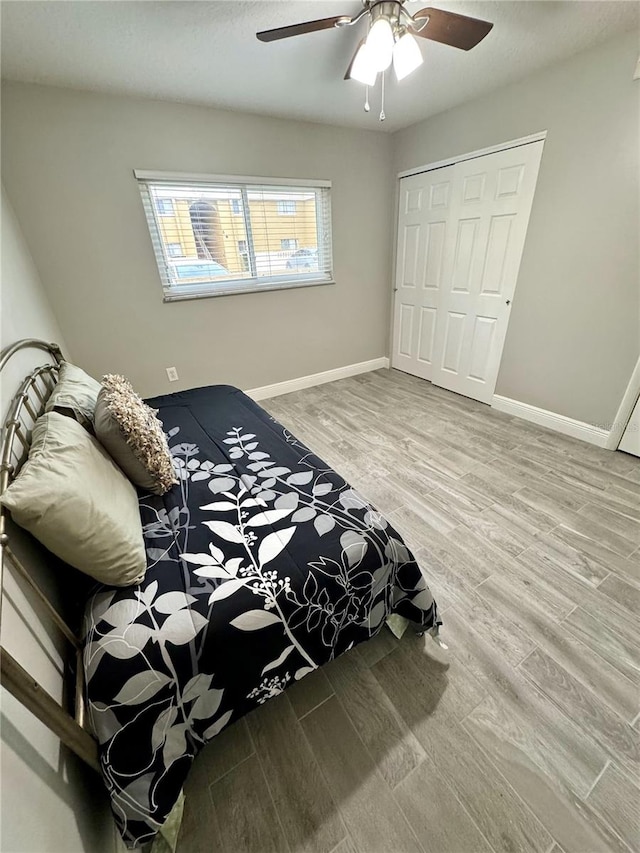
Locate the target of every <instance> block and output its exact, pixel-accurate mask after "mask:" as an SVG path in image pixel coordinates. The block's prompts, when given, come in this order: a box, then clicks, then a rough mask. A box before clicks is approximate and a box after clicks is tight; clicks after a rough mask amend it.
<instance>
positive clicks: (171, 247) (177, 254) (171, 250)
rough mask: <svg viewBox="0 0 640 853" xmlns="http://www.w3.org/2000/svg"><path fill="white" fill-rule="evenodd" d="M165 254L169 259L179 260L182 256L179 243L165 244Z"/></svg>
mask: <svg viewBox="0 0 640 853" xmlns="http://www.w3.org/2000/svg"><path fill="white" fill-rule="evenodd" d="M167 252H168V254H169V257H171V258H181V257H182V256H183V255H184V252H183V251H182V244H181V243H167Z"/></svg>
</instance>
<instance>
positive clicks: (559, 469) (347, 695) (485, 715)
mask: <svg viewBox="0 0 640 853" xmlns="http://www.w3.org/2000/svg"><path fill="white" fill-rule="evenodd" d="M263 405H265V408H266V409H267V410H268V411H269V412H271V413H272V414H273V415H274V416H275V417H277V418H278V419H279V420H280V421H281V422H282V423H283V424H285V425H286V426H287V427H289V428H290V429H291V430H292V432H293V433H294V434H296V435H297V436H298V437H299V438H300V439H301V440H303V441H305V443H306V444H307V445H308V446H309V447H311V448H312V449H313V450H314V451H315V452H316V453H317V454H318V455H319V456H320V457H322V458H323V459H324V460H325V461H326V462H328V463H329V464H330V465H332V466H333V467H334V468H335V469H336V470H337V471H339V472H340V473H341V474H342V475H343V476H344V477H345V478H346V479H347V480H349V481H350V482H351V484H352V485H354V486H355V487H356V488H358V489H359V490H360V491H361V493H362V494H363V495H365V496H366V497H367V498H368V499H369V500H370V501H371V502H372V503H373V504H375V505H376V506H377V507H378V508H379V509H380V510H381V511H382V512H384V513H385V514H386V515H387V517H388V518H389V519H390V520H391V522H392V523H393V525H394V526H395V527H396V529H397V530H398V531H399V532H401V533H402V534H403V536H404V537H405V539H406V541H407V542H408V544H409V545H410V546H411V547H412V548H413V549H414V550H415V553H416V554H417V556H418V559H419V561H420V564H421V567H422V570H423V572H424V575H425V577H426V579H427V581H428V583H429V585H430V586H431V589H432V590H433V593H434V595H435V597H436V599H437V601H438V602H439V605H440V610H441V613H442V618H443V622H444V627H443V637H444V639H445V641H446V642H447V643H448V644H449V646H450V648H451V653H452V664H451V667H450V669H449V670H448V671H446V672H445V671H443V670H442V669H441V668H440V667H438V666H437V665H436V664H434V663H432V662H431V661H429V660H428V659H427V658H425V656H424V654H423V653H422V644H423V642H424V641H420V640H418V639H417V638H415V637H407V636H405V638H404V639H403V640H401V641H400V642H398V641H396V640H395V639H394V638H393V636H392V635H391V634H390V633H389V632H388V631H387V630H386V629H385V630H384V632H383V633H382V634H380V635H379V636H378V637H376V638H375V639H373V640H371V641H370V642H368V643H366V644H364V645H363V646H360V647H358V648H357V649H355V650H353V651H351V652H349V653H348V654H347V655H345V656H343V657H341V658H339V659H338V660H336V661H334V662H333V663H331V664H330V665H328V666H327V667H324V668H323V669H321V670H319V671H318V672H316V673H313V674H312V675H311V676H308V677H307V678H305V679H304V680H303V681H302V682H300V683H298V684H296V685H295V686H294V687H293V688H292V689H290V690H289V691H287V692H286V693H285V694H283V695H281V696H279V697H277V698H276V699H274V700H272V701H270V702H269V703H267V704H266V705H264V706H262V707H261V708H259V709H258V710H256V711H254V712H252V713H251V714H250V715H249V716H247V717H246V718H244V719H243V720H240V721H239V722H238V723H236V724H235V725H233V726H232V727H231V728H230V729H228V730H227V731H225V732H223V733H222V734H221V735H220V736H218V737H217V738H216V739H215V741H214V742H213V743H212V744H211V745H209V746H208V747H207V748H206V749H205V750H204V751H203V752H202V753H201V754H200V756H199V757H198V759H197V760H196V762H195V764H194V767H193V770H192V772H191V775H190V777H189V780H188V783H187V787H186V795H187V799H186V807H185V818H184V822H183V827H182V833H181V837H180V843H179V848H178V849H179V853H205V851H207V853H209V851H217V852H218V853H331V852H332V851H333V853H409V851H410V853H431V851H433V853H491V851H493V853H502V851H505V853H521V851H522V853H526V851H535V853H596V852H597V853H600V851H615V853H629V851H636V850H639V849H640V744H639V741H640V716H639V711H640V631H639V628H640V460H638V459H636V458H634V457H632V456H628V455H626V454H623V453H611V452H608V451H605V450H600V449H598V448H596V447H593V446H591V445H588V444H584V443H582V442H580V441H577V440H574V439H571V438H566V437H564V436H561V435H559V434H557V433H553V432H550V431H548V430H545V429H542V428H539V427H536V426H533V425H531V424H529V423H527V422H525V421H521V420H518V419H516V418H512V417H509V416H507V415H504V414H501V413H499V412H496V411H494V410H492V409H490V408H488V407H487V406H484V405H482V404H480V403H476V402H475V401H472V400H469V399H466V398H464V397H460V396H457V395H456V394H452V393H449V392H448V391H445V390H443V389H440V388H437V387H435V386H432V385H430V384H429V383H427V382H422V381H421V380H418V379H414V378H413V377H410V376H407V375H405V374H402V373H399V372H397V371H387V370H383V371H378V372H375V373H370V374H366V375H364V376H360V377H354V378H351V379H345V380H341V381H339V382H335V383H332V384H329V385H322V386H319V387H317V388H311V389H306V390H303V391H299V392H297V393H295V394H289V395H287V396H283V397H278V398H275V399H273V400H268V401H267V402H266V403H265V404H263Z"/></svg>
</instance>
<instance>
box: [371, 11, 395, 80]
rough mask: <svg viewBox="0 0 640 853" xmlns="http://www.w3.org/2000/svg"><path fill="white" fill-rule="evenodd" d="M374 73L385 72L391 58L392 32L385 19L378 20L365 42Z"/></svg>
mask: <svg viewBox="0 0 640 853" xmlns="http://www.w3.org/2000/svg"><path fill="white" fill-rule="evenodd" d="M366 45H367V47H368V48H369V49H370V51H371V55H372V57H373V60H372V61H373V64H374V67H375V69H376V71H385V70H386V69H387V68H388V67H389V66H390V65H391V59H392V57H393V30H392V29H391V24H390V23H389V21H387V19H386V18H378V20H377V21H375V22H374V24H373V26H372V27H371V29H370V30H369V35H368V36H367V41H366Z"/></svg>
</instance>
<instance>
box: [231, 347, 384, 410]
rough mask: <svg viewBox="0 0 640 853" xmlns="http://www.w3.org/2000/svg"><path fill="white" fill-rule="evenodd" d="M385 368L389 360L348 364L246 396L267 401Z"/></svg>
mask: <svg viewBox="0 0 640 853" xmlns="http://www.w3.org/2000/svg"><path fill="white" fill-rule="evenodd" d="M385 367H387V368H388V367H389V359H388V358H385V357H382V358H372V359H371V361H360V362H358V364H346V365H345V366H344V367H336V368H334V369H333V370H323V371H322V373H312V374H311V375H310V376H300V377H299V378H298V379H287V380H285V381H284V382H276V383H275V384H273V385H263V386H262V388H252V389H251V390H250V391H245V394H247V395H248V396H249V397H251V398H252V399H254V400H267V399H268V398H269V397H278V396H280V394H290V393H291V392H292V391H301V390H302V389H303V388H312V387H313V386H314V385H323V384H324V383H325V382H335V381H336V379H346V378H347V377H348V376H357V375H358V374H359V373H369V371H371V370H381V369H382V368H385Z"/></svg>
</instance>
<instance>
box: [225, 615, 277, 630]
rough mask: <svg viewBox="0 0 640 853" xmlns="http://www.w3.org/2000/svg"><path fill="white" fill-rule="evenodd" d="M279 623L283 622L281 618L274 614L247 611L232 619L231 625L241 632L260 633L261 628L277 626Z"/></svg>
mask: <svg viewBox="0 0 640 853" xmlns="http://www.w3.org/2000/svg"><path fill="white" fill-rule="evenodd" d="M277 622H282V620H281V619H280V617H279V616H276V615H275V614H274V613H269V612H268V611H267V610H247V612H246V613H241V614H240V616H236V618H235V619H232V620H231V622H230V623H229V624H230V625H233V627H234V628H239V629H240V630H241V631H258V630H259V629H260V628H266V627H267V626H268V625H275V624H276V623H277Z"/></svg>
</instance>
